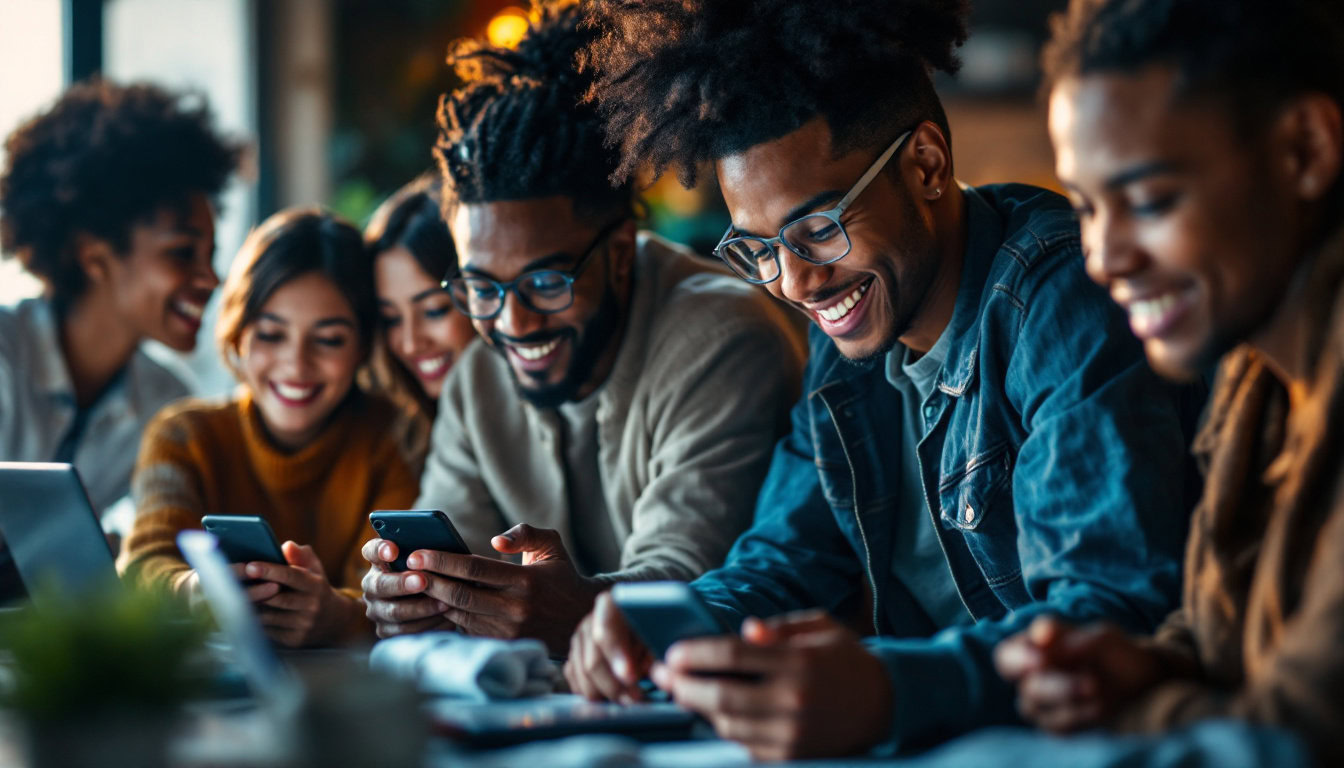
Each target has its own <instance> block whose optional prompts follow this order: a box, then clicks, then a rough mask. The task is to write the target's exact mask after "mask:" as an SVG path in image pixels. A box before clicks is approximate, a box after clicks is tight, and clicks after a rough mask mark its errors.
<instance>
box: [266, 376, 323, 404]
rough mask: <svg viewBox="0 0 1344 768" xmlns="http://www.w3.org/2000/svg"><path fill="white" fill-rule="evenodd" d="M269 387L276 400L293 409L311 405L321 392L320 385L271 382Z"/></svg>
mask: <svg viewBox="0 0 1344 768" xmlns="http://www.w3.org/2000/svg"><path fill="white" fill-rule="evenodd" d="M269 386H270V389H271V393H272V394H274V395H275V397H276V399H277V400H279V401H280V402H281V403H283V404H285V405H288V406H292V407H295V408H299V407H303V406H305V405H309V404H311V403H312V402H313V401H314V400H316V399H317V396H318V395H319V394H321V392H322V385H321V384H302V383H297V382H283V381H272V382H270V383H269Z"/></svg>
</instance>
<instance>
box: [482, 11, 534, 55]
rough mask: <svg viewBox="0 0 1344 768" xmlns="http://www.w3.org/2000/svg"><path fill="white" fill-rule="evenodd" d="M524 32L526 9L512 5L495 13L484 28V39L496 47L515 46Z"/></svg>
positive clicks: (525, 30) (525, 29)
mask: <svg viewBox="0 0 1344 768" xmlns="http://www.w3.org/2000/svg"><path fill="white" fill-rule="evenodd" d="M526 34H527V11H525V10H523V9H522V8H515V7H512V6H511V7H508V8H505V9H504V10H502V11H500V12H499V13H497V14H495V17H494V18H493V19H491V20H490V25H489V26H487V27H486V28H485V37H486V39H487V40H489V41H490V44H491V45H493V46H495V47H497V48H515V47H517V46H518V43H519V42H521V41H522V39H523V36H524V35H526Z"/></svg>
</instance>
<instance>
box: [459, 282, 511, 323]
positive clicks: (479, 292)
mask: <svg viewBox="0 0 1344 768" xmlns="http://www.w3.org/2000/svg"><path fill="white" fill-rule="evenodd" d="M448 293H449V294H450V295H451V296H452V297H453V303H454V304H456V305H457V308H458V309H460V310H462V312H463V313H464V314H466V315H467V316H468V317H475V318H486V317H491V316H493V315H494V314H495V313H496V312H498V311H499V304H500V300H499V297H500V290H499V284H497V283H496V282H495V281H494V280H491V279H489V278H485V277H456V278H453V279H452V280H449V281H448Z"/></svg>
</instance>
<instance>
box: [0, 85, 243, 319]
mask: <svg viewBox="0 0 1344 768" xmlns="http://www.w3.org/2000/svg"><path fill="white" fill-rule="evenodd" d="M212 122H213V121H212V117H211V113H210V110H209V107H208V106H207V105H206V103H205V100H204V99H203V98H201V97H199V96H196V95H194V94H179V93H174V92H171V91H168V90H165V89H163V88H159V87H157V86H154V85H150V84H148V83H137V84H133V85H124V86H123V85H117V84H115V83H112V82H109V81H106V80H100V79H94V80H89V81H85V82H82V83H77V84H75V85H73V86H71V87H70V88H69V89H68V90H67V91H66V92H65V94H64V95H62V96H61V98H60V99H59V100H58V101H57V102H56V103H55V105H53V106H52V107H51V108H50V109H48V110H47V111H45V112H43V113H41V114H39V115H37V116H36V117H33V118H31V119H29V120H28V121H27V122H25V123H23V124H22V125H20V126H19V127H18V128H17V129H15V131H14V132H13V133H11V134H10V135H9V138H8V139H7V140H6V141H5V151H6V153H7V155H8V160H7V162H6V165H5V168H4V171H3V173H2V174H0V248H3V249H4V251H6V252H8V253H13V254H16V255H17V256H18V258H19V260H20V261H21V262H22V263H23V265H24V267H25V268H26V269H27V270H28V271H29V272H31V273H33V274H34V275H37V276H38V277H39V278H41V279H42V280H43V281H44V282H45V283H46V284H47V286H48V288H49V290H50V293H51V295H52V297H53V298H54V299H55V300H56V301H57V302H58V303H68V302H69V301H70V300H73V299H75V298H77V297H78V296H79V295H80V294H81V293H83V291H84V288H85V284H86V280H85V276H84V270H83V269H81V268H80V266H79V264H78V263H76V261H75V254H74V252H73V247H72V246H73V244H74V239H75V236H76V235H77V234H86V235H92V236H94V237H97V238H100V239H102V240H105V241H107V242H108V243H109V244H111V246H112V247H113V248H114V249H115V250H117V251H118V252H124V251H125V250H126V248H127V247H128V246H129V239H130V230H131V227H132V225H134V224H136V223H139V222H143V221H145V220H147V219H149V218H151V217H153V216H154V215H155V214H156V213H157V212H158V211H159V210H160V209H161V208H163V207H164V206H169V205H172V206H178V205H184V204H185V203H186V201H187V199H188V198H189V197H190V196H191V195H192V194H193V193H198V192H199V193H203V194H205V195H207V196H209V197H211V198H212V199H213V198H217V197H218V195H219V193H220V192H221V191H222V190H223V188H224V185H225V183H226V182H227V181H228V178H229V176H230V175H231V174H232V173H233V171H234V170H235V169H236V168H237V166H238V161H239V156H240V154H241V152H242V146H241V145H240V144H238V143H235V142H233V141H231V140H229V139H226V138H223V137H221V136H220V135H219V134H217V133H215V131H214V129H213V128H212Z"/></svg>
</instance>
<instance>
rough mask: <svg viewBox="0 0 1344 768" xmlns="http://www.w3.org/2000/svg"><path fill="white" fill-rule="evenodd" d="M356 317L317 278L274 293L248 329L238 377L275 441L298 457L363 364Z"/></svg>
mask: <svg viewBox="0 0 1344 768" xmlns="http://www.w3.org/2000/svg"><path fill="white" fill-rule="evenodd" d="M357 328H358V324H357V323H356V319H355V313H354V310H352V309H351V308H350V303H349V302H348V301H346V299H345V297H344V296H342V295H341V292H340V290H339V289H337V287H336V285H335V284H334V283H332V282H331V280H329V279H328V278H327V277H325V276H323V275H322V274H320V273H318V272H308V273H306V274H303V275H300V276H298V277H296V278H294V279H292V280H290V281H288V282H286V283H284V284H283V285H281V286H280V287H279V288H277V289H276V290H275V292H274V293H272V294H271V296H270V298H269V299H267V300H266V303H265V304H264V305H263V306H262V309H261V313H260V314H259V315H258V317H257V319H256V320H255V321H253V322H252V323H250V324H249V325H248V326H247V327H246V328H244V329H243V335H242V338H241V339H240V341H239V349H238V353H239V365H238V368H239V371H240V373H241V374H242V377H243V381H244V383H245V384H247V386H248V388H250V389H251V390H252V397H253V400H254V401H255V402H256V404H257V410H258V411H259V412H260V414H261V419H262V422H263V423H264V424H265V425H266V429H267V432H268V433H269V434H270V436H271V438H272V439H274V440H275V442H276V443H277V444H278V445H280V446H281V447H283V448H287V449H291V450H297V449H299V448H302V447H303V446H305V445H307V444H308V443H309V442H311V441H312V440H313V439H314V438H315V437H317V435H318V434H319V433H320V432H321V431H322V428H323V427H324V426H326V423H327V420H328V418H329V417H330V416H331V414H332V412H333V411H335V410H336V407H337V406H338V405H340V404H341V401H342V400H344V399H345V396H346V394H347V393H349V391H350V387H351V385H352V384H353V382H354V380H355V372H356V371H357V370H358V369H359V365H360V363H361V362H362V361H363V352H364V350H363V344H362V342H361V340H360V338H359V332H358V331H357V330H356V329H357Z"/></svg>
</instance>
